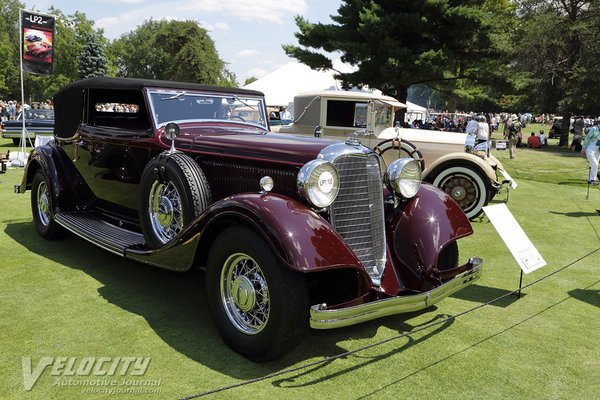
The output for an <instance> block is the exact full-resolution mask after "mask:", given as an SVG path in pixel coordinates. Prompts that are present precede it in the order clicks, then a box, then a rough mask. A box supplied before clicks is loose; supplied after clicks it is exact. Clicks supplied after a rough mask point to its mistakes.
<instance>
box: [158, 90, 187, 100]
mask: <svg viewBox="0 0 600 400" xmlns="http://www.w3.org/2000/svg"><path fill="white" fill-rule="evenodd" d="M184 94H187V92H179V93H177V94H174V95H173V96H171V97H162V98H161V101H162V100H174V99H178V98H179V97H181V96H183V95H184Z"/></svg>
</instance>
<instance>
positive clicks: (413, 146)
mask: <svg viewBox="0 0 600 400" xmlns="http://www.w3.org/2000/svg"><path fill="white" fill-rule="evenodd" d="M403 107H405V105H404V104H402V103H400V102H398V101H397V100H395V99H393V98H391V97H388V96H381V95H377V94H373V93H365V92H347V91H323V92H311V93H300V94H298V95H297V96H296V97H295V98H294V122H293V123H292V124H289V125H281V126H274V127H272V128H271V129H272V130H273V131H275V132H281V133H291V134H300V135H311V136H313V135H314V136H319V137H324V138H337V139H339V140H342V139H343V138H345V137H347V136H348V135H349V134H353V133H356V132H357V131H362V132H361V133H359V136H360V141H361V142H362V143H363V144H364V145H365V146H367V147H369V148H371V149H374V150H375V151H377V152H378V153H380V154H381V155H382V157H383V160H384V162H385V164H386V165H389V164H390V163H392V162H393V161H394V160H396V159H398V158H399V157H402V156H405V157H406V156H409V157H412V158H414V159H416V160H418V161H420V162H421V167H422V169H423V175H422V179H423V180H424V181H426V182H429V183H432V184H433V185H435V186H437V187H439V188H440V189H442V190H443V191H444V192H446V193H447V194H448V195H450V196H451V197H452V198H453V199H454V200H455V201H456V202H457V203H458V204H459V205H460V207H461V208H462V209H463V211H464V212H465V214H466V215H467V216H468V217H469V218H474V217H476V216H478V215H480V214H481V212H482V211H483V207H484V206H486V205H487V204H488V203H489V201H490V200H491V199H492V198H493V197H494V196H495V195H496V194H497V193H498V192H499V191H500V190H501V189H502V188H503V185H505V184H507V183H509V180H510V179H506V178H505V177H504V175H503V173H505V171H504V168H503V166H502V164H501V163H500V161H498V159H496V158H495V157H493V156H491V155H489V154H488V152H486V151H476V150H475V148H474V143H473V138H469V137H468V136H467V135H466V134H464V133H456V132H441V131H430V130H424V129H408V128H394V127H393V126H394V115H395V112H396V111H397V110H398V109H400V108H403ZM316 127H318V129H315V128H316ZM499 174H500V175H501V176H499ZM511 179H512V178H511Z"/></svg>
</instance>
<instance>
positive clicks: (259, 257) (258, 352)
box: [206, 226, 309, 361]
mask: <svg viewBox="0 0 600 400" xmlns="http://www.w3.org/2000/svg"><path fill="white" fill-rule="evenodd" d="M206 295H207V300H208V306H209V308H210V312H211V315H212V319H213V321H214V323H215V325H216V327H217V330H218V331H219V334H220V335H221V337H222V338H223V340H224V341H225V343H227V345H228V346H229V347H231V348H232V349H233V350H235V351H236V352H238V353H240V354H242V355H243V356H245V357H246V358H249V359H251V360H254V361H268V360H273V359H275V358H277V357H279V356H281V355H282V354H284V353H286V352H288V351H289V350H290V349H292V348H293V347H295V346H296V345H297V344H298V343H299V342H300V340H301V339H302V337H303V336H304V333H305V331H306V329H307V327H308V311H309V304H308V303H309V302H308V292H307V286H306V279H305V276H304V275H303V274H301V273H299V272H294V271H291V270H288V269H287V268H286V267H285V266H283V265H282V264H281V263H280V262H279V261H278V258H277V256H276V255H275V254H274V253H273V250H271V248H270V246H269V245H268V244H267V243H266V242H265V240H264V239H263V238H262V237H261V236H260V235H258V234H257V233H256V232H255V231H253V230H252V229H249V228H246V227H241V226H234V227H230V228H227V229H225V230H224V231H223V232H221V233H220V234H219V235H218V236H217V238H216V239H215V241H214V243H213V245H212V247H211V250H210V253H209V255H208V261H207V275H206Z"/></svg>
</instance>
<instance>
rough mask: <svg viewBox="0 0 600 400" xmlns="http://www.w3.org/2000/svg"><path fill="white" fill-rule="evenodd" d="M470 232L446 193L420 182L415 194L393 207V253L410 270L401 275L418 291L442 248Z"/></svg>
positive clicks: (467, 221)
mask: <svg viewBox="0 0 600 400" xmlns="http://www.w3.org/2000/svg"><path fill="white" fill-rule="evenodd" d="M472 233H473V228H472V226H471V223H470V222H469V219H468V218H467V217H466V215H465V213H464V212H463V211H462V210H461V208H460V207H459V206H458V204H456V202H455V201H454V200H452V198H451V197H450V196H448V195H447V194H446V193H444V192H443V191H441V190H439V189H438V188H436V187H434V186H432V185H430V184H426V183H424V184H422V185H421V188H420V189H419V191H418V193H417V195H416V196H415V197H413V198H412V199H410V200H409V201H408V202H406V203H405V204H403V205H401V206H399V207H396V209H395V210H394V217H393V222H392V246H393V256H394V258H396V259H397V260H398V261H399V262H400V263H402V264H403V265H404V266H406V267H407V268H408V269H409V270H411V271H412V273H413V275H412V276H408V277H407V276H403V278H404V279H405V280H406V281H407V283H410V284H411V286H412V285H415V286H417V287H414V289H417V290H422V288H420V287H419V286H422V285H423V282H422V280H423V279H424V278H426V277H429V276H431V274H432V272H433V270H434V268H435V267H436V265H437V260H438V257H439V255H440V252H441V251H442V249H443V248H444V247H445V246H447V245H448V244H449V243H450V242H452V241H455V240H457V239H459V238H461V237H464V236H468V235H470V234H472Z"/></svg>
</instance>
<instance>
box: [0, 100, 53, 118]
mask: <svg viewBox="0 0 600 400" xmlns="http://www.w3.org/2000/svg"><path fill="white" fill-rule="evenodd" d="M23 108H24V109H25V110H30V109H45V110H48V109H52V108H54V107H53V104H52V100H46V101H41V102H32V103H31V104H27V103H25V107H22V106H21V102H20V101H17V100H8V101H4V100H0V121H9V120H13V119H17V117H18V116H19V114H20V113H21V111H22V109H23Z"/></svg>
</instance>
